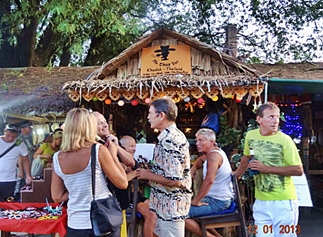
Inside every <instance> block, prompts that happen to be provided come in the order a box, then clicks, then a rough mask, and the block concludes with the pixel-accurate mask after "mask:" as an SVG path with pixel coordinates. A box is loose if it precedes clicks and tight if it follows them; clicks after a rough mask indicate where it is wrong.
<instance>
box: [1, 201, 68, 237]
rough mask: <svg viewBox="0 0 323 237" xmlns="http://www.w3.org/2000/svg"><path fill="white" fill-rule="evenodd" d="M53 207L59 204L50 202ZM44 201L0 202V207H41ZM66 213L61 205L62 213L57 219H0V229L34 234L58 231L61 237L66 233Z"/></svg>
mask: <svg viewBox="0 0 323 237" xmlns="http://www.w3.org/2000/svg"><path fill="white" fill-rule="evenodd" d="M50 205H51V206H52V207H53V208H55V207H56V206H58V205H59V204H57V203H50ZM45 206H46V203H12V202H10V203H8V202H0V208H2V209H7V210H8V209H10V210H24V209H25V208H27V207H36V208H42V207H45ZM66 226H67V213H66V208H65V207H63V210H62V215H61V216H59V218H58V219H45V220H38V219H37V218H35V219H23V218H21V219H1V220H0V230H1V231H2V232H3V231H5V232H27V233H35V234H52V233H58V234H59V235H60V236H61V237H63V236H65V234H66Z"/></svg>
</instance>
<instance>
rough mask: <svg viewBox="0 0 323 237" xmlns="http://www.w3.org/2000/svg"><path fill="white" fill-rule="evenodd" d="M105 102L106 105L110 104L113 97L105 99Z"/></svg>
mask: <svg viewBox="0 0 323 237" xmlns="http://www.w3.org/2000/svg"><path fill="white" fill-rule="evenodd" d="M104 103H105V104H106V105H110V104H111V103H112V101H111V99H105V101H104Z"/></svg>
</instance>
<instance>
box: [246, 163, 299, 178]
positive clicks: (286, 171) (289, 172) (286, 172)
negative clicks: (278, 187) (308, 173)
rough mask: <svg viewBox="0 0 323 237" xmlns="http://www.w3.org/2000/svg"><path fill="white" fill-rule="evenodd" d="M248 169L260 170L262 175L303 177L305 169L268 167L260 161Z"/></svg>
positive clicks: (250, 165)
mask: <svg viewBox="0 0 323 237" xmlns="http://www.w3.org/2000/svg"><path fill="white" fill-rule="evenodd" d="M248 167H249V168H250V169H252V170H258V171H259V172H260V173H267V174H276V175H281V176H301V175H302V174H303V172H304V171H303V167H302V166H301V165H297V166H296V165H295V166H267V165H265V164H264V163H262V162H260V161H259V160H254V161H251V162H250V163H249V165H248Z"/></svg>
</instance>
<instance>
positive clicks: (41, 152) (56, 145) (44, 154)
mask: <svg viewBox="0 0 323 237" xmlns="http://www.w3.org/2000/svg"><path fill="white" fill-rule="evenodd" d="M62 137H63V130H62V129H60V128H58V129H56V130H55V131H54V133H53V135H52V139H51V140H50V142H48V143H47V142H44V143H43V144H42V145H41V146H40V147H39V148H38V149H37V151H36V152H35V153H34V158H37V157H38V156H40V158H41V159H43V160H45V163H46V164H48V166H50V164H51V163H52V158H53V155H54V153H55V152H56V151H59V149H60V147H61V144H62Z"/></svg>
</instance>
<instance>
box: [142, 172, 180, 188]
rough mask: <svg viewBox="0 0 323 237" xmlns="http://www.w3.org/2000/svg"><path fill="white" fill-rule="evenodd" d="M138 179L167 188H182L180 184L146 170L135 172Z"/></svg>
mask: <svg viewBox="0 0 323 237" xmlns="http://www.w3.org/2000/svg"><path fill="white" fill-rule="evenodd" d="M136 173H137V176H138V179H144V180H149V181H154V182H156V183H159V184H162V185H165V186H169V187H182V182H181V181H177V180H171V179H167V178H165V177H164V176H162V175H158V174H154V173H153V172H151V171H150V170H148V169H143V168H140V169H137V170H136Z"/></svg>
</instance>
